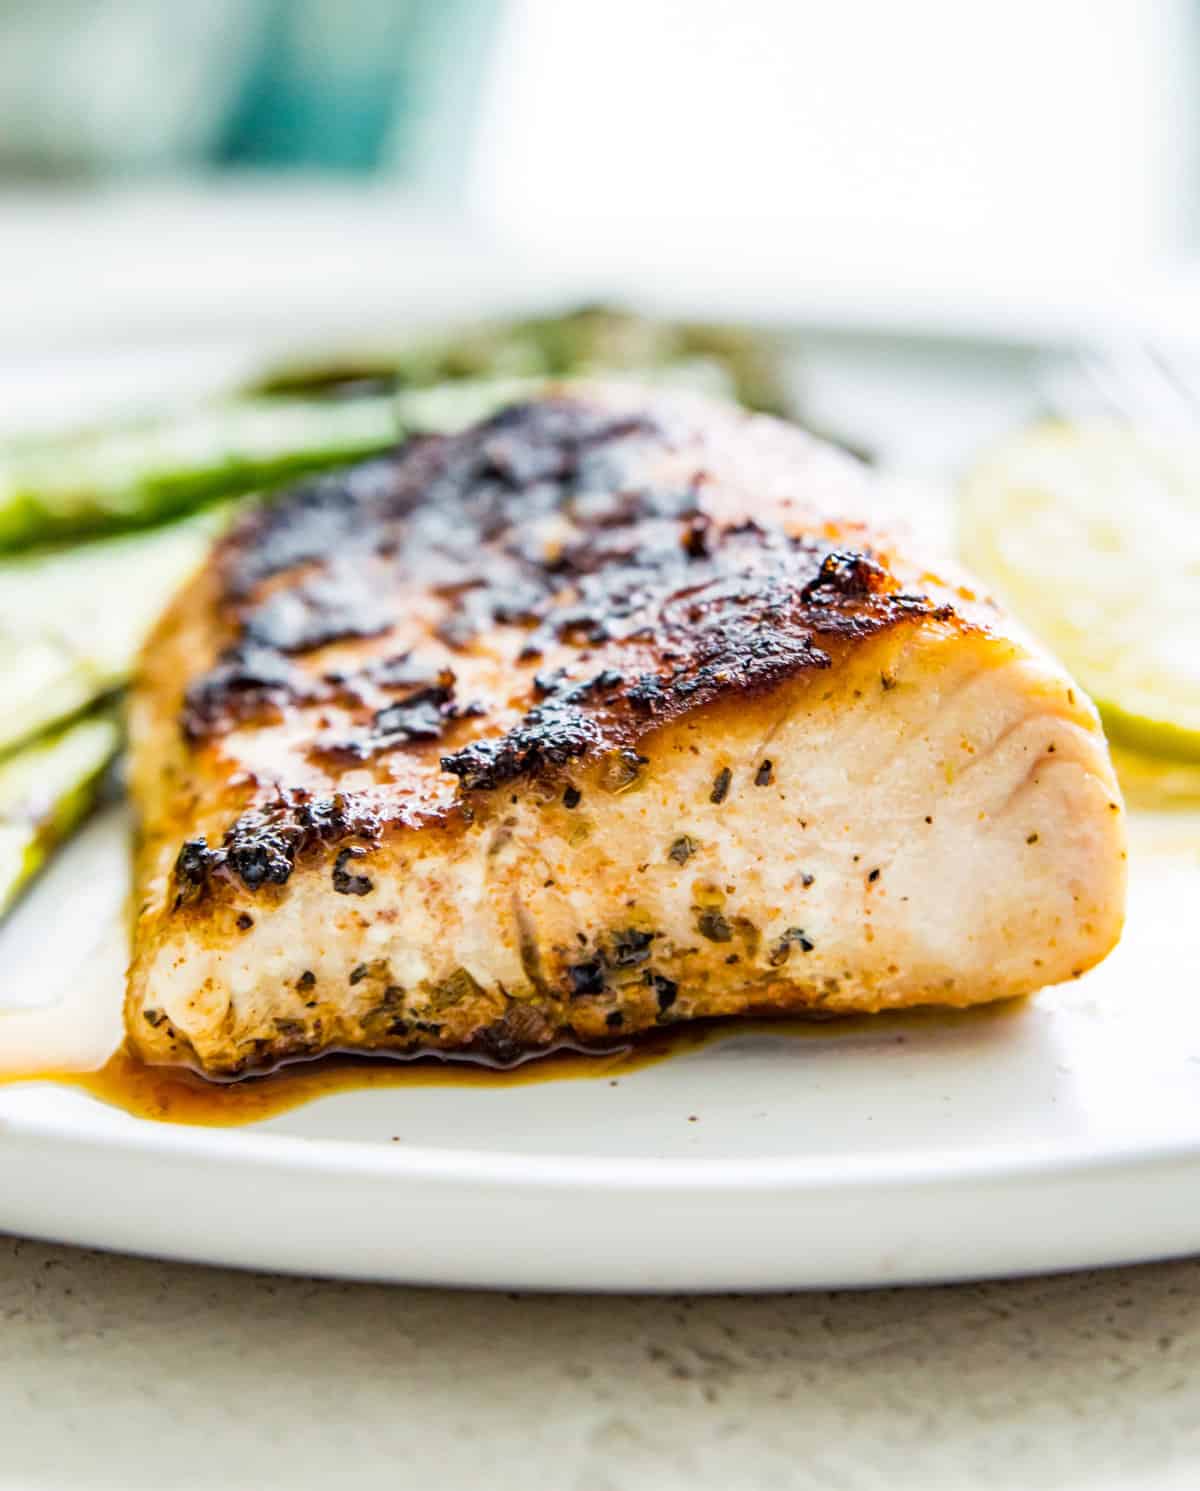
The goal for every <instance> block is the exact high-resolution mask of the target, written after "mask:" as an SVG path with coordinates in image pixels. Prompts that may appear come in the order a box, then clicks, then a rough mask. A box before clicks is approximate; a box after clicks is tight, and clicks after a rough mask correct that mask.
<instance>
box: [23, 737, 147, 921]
mask: <svg viewBox="0 0 1200 1491" xmlns="http://www.w3.org/2000/svg"><path fill="white" fill-rule="evenodd" d="M119 742H120V727H119V726H118V724H117V719H116V715H115V713H114V711H112V710H111V709H110V710H107V711H104V712H102V713H100V714H94V715H89V716H87V717H86V718H84V719H81V720H76V721H75V722H74V723H73V724H70V725H67V726H66V727H65V728H63V729H61V730H59V731H57V732H56V733H54V734H52V735H48V736H46V737H44V738H43V739H42V740H39V741H38V742H36V744H34V745H31V746H26V747H25V749H24V750H21V751H17V752H16V753H15V754H14V755H11V756H8V757H6V758H5V759H4V760H3V761H0V916H3V915H4V914H5V912H6V911H8V910H9V908H10V907H11V906H12V905H13V902H14V901H15V900H16V899H17V896H18V895H19V894H20V892H21V890H22V889H23V888H24V887H25V885H26V884H27V883H28V882H29V881H30V880H31V879H32V878H33V876H34V875H36V874H37V872H38V870H40V869H41V867H42V865H43V864H44V863H45V862H46V860H47V859H48V858H49V856H50V854H51V852H52V851H53V849H54V848H55V846H56V845H57V844H59V843H61V842H62V840H63V839H65V838H66V837H67V836H68V834H70V833H71V832H72V831H73V830H74V828H75V827H76V825H77V824H78V823H79V822H80V821H81V820H82V819H83V818H84V816H85V815H86V814H87V813H88V811H89V810H90V809H91V807H92V805H93V803H94V802H95V800H96V796H97V794H98V792H99V789H100V784H101V781H102V779H103V776H104V771H105V768H106V767H107V766H108V764H109V762H110V761H111V760H112V758H113V757H114V756H115V754H116V751H117V746H118V744H119Z"/></svg>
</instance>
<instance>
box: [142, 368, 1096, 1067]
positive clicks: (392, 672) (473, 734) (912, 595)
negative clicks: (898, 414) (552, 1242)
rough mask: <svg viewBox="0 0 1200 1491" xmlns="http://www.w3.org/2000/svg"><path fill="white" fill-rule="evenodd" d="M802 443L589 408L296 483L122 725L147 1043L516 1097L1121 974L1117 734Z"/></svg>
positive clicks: (694, 411) (509, 417) (210, 576)
mask: <svg viewBox="0 0 1200 1491" xmlns="http://www.w3.org/2000/svg"><path fill="white" fill-rule="evenodd" d="M873 482H874V478H872V477H871V476H870V475H869V473H867V472H866V471H865V469H864V468H862V467H860V466H859V465H858V464H857V463H856V462H854V461H853V460H851V459H849V458H848V457H844V456H842V455H841V454H840V453H838V452H835V451H833V450H831V449H829V448H827V447H825V446H823V445H821V444H820V443H819V442H817V441H815V440H813V439H811V438H809V437H808V436H806V435H805V434H803V433H801V432H800V431H799V430H796V429H794V428H791V427H790V426H787V425H784V424H782V423H779V422H777V421H774V420H771V419H769V418H765V417H761V416H757V417H756V416H750V415H747V414H745V413H743V412H742V411H740V410H737V409H735V408H733V407H728V406H724V405H720V404H715V403H710V402H706V401H702V400H698V399H695V398H683V397H681V396H672V397H667V396H651V395H648V394H646V393H645V392H644V391H642V390H634V389H630V388H623V387H620V386H600V385H596V386H587V387H583V388H574V389H571V390H568V389H566V388H564V389H562V390H560V391H558V392H556V393H553V394H551V395H548V396H546V397H545V398H543V399H541V400H538V401H535V402H531V403H528V404H524V405H521V406H519V407H515V408H512V409H509V410H506V411H505V412H503V413H502V414H500V415H498V416H496V417H495V418H493V419H491V420H489V421H487V422H485V423H483V424H481V425H478V426H476V427H474V428H472V429H470V430H468V431H466V432H465V433H463V434H460V435H456V436H452V437H429V438H422V439H420V440H414V441H410V442H409V443H408V444H407V445H405V446H403V447H401V448H400V449H399V450H398V451H396V452H395V453H394V454H393V455H390V456H387V457H383V458H379V459H375V460H372V461H370V462H368V463H366V464H363V465H360V466H357V467H354V468H352V469H350V470H348V471H345V472H342V473H338V474H335V475H332V476H326V477H321V478H317V479H315V480H312V481H309V482H308V483H306V484H304V485H301V486H299V487H297V488H296V489H295V490H294V491H293V492H291V493H290V494H289V495H286V496H284V497H283V498H282V499H280V500H279V501H277V502H275V503H274V504H273V505H271V506H267V507H264V508H262V509H260V510H259V511H257V512H255V513H254V514H252V515H251V516H249V517H248V518H246V519H245V520H244V521H243V522H242V523H241V525H240V527H238V528H237V529H236V530H235V531H234V532H233V533H232V535H231V536H230V537H228V538H227V539H225V540H224V541H223V542H222V543H221V544H220V546H219V547H218V549H217V551H216V553H215V556H214V557H213V559H212V561H211V563H210V564H209V566H208V567H207V569H206V570H205V571H204V572H203V573H202V574H201V575H200V576H199V577H198V578H197V579H196V580H195V581H194V583H192V584H191V585H190V586H189V587H188V588H187V589H186V590H185V591H184V593H183V594H181V595H180V596H179V597H178V599H177V600H176V601H175V603H174V604H173V605H172V606H171V608H170V610H169V611H168V613H167V615H166V616H165V617H164V618H163V620H162V622H161V624H160V625H159V627H158V630H157V633H156V634H155V635H154V637H153V638H152V640H151V641H150V643H149V645H148V646H147V648H146V650H145V654H144V656H143V658H142V662H141V668H140V674H139V677H138V679H137V683H136V687H135V690H134V694H133V703H132V733H133V791H134V797H135V800H136V803H137V805H138V807H139V809H140V813H141V822H142V834H141V843H140V849H139V857H138V886H139V891H140V906H139V912H138V917H137V924H136V941H135V948H134V958H133V963H132V968H131V972H130V978H129V991H128V1001H127V1025H128V1032H129V1036H130V1039H131V1042H132V1044H133V1046H134V1047H135V1048H136V1050H137V1051H139V1052H140V1053H141V1054H142V1055H143V1056H144V1057H145V1058H146V1059H148V1060H150V1061H153V1062H178V1063H190V1064H192V1065H194V1066H196V1067H198V1068H200V1069H201V1070H203V1071H205V1072H207V1073H210V1074H213V1075H236V1074H240V1073H244V1072H248V1071H253V1070H257V1069H261V1068H263V1067H264V1066H269V1065H270V1064H272V1063H275V1062H278V1061H281V1060H288V1059H294V1058H298V1057H301V1056H308V1055H312V1054H316V1053H319V1052H321V1051H324V1050H328V1049H331V1048H343V1049H344V1048H351V1049H369V1050H382V1049H390V1050H394V1051H400V1052H414V1051H419V1050H424V1049H427V1048H429V1049H437V1050H442V1051H454V1052H463V1053H472V1054H475V1055H478V1056H481V1057H484V1058H491V1059H494V1060H499V1061H509V1060H513V1059H516V1058H518V1057H519V1056H521V1055H523V1054H525V1053H528V1052H532V1051H537V1050H540V1049H543V1048H545V1047H547V1046H549V1045H551V1044H553V1043H555V1042H558V1041H562V1040H569V1041H570V1040H574V1041H579V1042H595V1041H604V1040H611V1039H612V1038H613V1037H614V1036H619V1035H624V1034H626V1033H630V1032H636V1031H641V1030H645V1029H647V1028H649V1027H652V1026H655V1025H659V1024H662V1023H663V1022H668V1021H676V1020H685V1019H690V1018H694V1017H697V1016H712V1015H731V1014H735V1013H742V1012H764V1013H766V1012H775V1013H778V1012H783V1011H801V1010H816V1011H823V1012H832V1011H870V1010H880V1009H890V1008H894V1007H896V1006H900V1005H910V1004H947V1005H960V1006H961V1005H968V1004H973V1003H976V1002H979V1001H984V1000H993V999H998V998H1002V997H1004V996H1008V995H1018V994H1025V993H1028V992H1030V991H1031V990H1034V989H1036V988H1038V987H1039V986H1040V985H1043V984H1049V983H1053V982H1055V981H1058V980H1061V979H1065V978H1068V977H1071V976H1072V975H1077V974H1079V973H1080V972H1081V971H1082V970H1083V969H1085V968H1087V967H1089V966H1090V965H1091V964H1093V963H1095V962H1097V961H1098V960H1099V959H1100V958H1102V957H1103V956H1104V955H1105V953H1106V952H1107V951H1108V950H1109V949H1110V948H1111V947H1112V945H1113V943H1114V942H1115V940H1116V938H1117V936H1118V934H1119V930H1120V926H1121V919H1122V908H1123V895H1124V859H1125V850H1124V828H1123V821H1122V819H1123V814H1122V810H1121V805H1120V798H1119V795H1118V790H1117V786H1116V783H1115V780H1114V777H1113V773H1112V769H1111V766H1110V763H1109V759H1108V753H1107V750H1106V747H1105V743H1104V739H1103V736H1102V734H1101V732H1100V729H1099V726H1098V724H1097V720H1096V715H1095V712H1094V710H1093V709H1092V706H1091V705H1090V703H1089V702H1088V701H1087V699H1086V698H1085V697H1084V696H1083V694H1082V693H1081V691H1080V690H1079V689H1078V687H1077V686H1076V685H1074V684H1073V683H1072V681H1071V679H1070V678H1069V677H1067V676H1066V674H1065V673H1064V672H1063V671H1062V669H1061V668H1059V667H1058V666H1057V665H1056V664H1055V663H1054V662H1053V661H1051V660H1050V659H1049V658H1047V657H1045V656H1043V655H1042V654H1041V653H1040V652H1038V651H1036V650H1035V649H1034V648H1033V646H1032V645H1031V644H1028V643H1027V642H1025V641H1023V640H1021V639H1020V638H1019V637H1018V636H1016V635H1014V633H1013V631H1012V629H1011V628H1010V626H1009V625H1008V624H1007V623H1006V620H1005V617H1004V616H1003V615H1002V614H1001V613H1000V611H999V610H998V609H997V608H996V607H995V606H993V605H992V604H990V603H989V602H987V601H986V600H981V599H979V598H977V596H976V594H975V591H974V589H973V588H972V587H971V586H970V585H969V584H968V583H966V582H964V581H963V580H961V579H960V578H958V577H956V576H954V575H952V574H949V573H948V572H947V571H946V569H945V567H944V566H941V565H940V564H939V565H937V566H935V567H932V568H931V567H929V566H928V564H927V563H926V561H924V560H922V558H921V557H920V556H919V555H916V554H913V553H911V552H909V550H910V547H911V545H909V544H906V542H905V541H904V540H903V539H902V538H897V537H893V536H890V535H889V533H888V532H886V531H883V530H882V529H880V528H879V527H877V526H872V524H871V522H870V513H871V510H872V506H873V503H874V502H875V490H874V487H873Z"/></svg>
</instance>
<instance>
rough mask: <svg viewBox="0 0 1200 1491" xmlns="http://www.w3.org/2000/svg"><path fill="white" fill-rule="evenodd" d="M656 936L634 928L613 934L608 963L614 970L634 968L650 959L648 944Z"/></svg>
mask: <svg viewBox="0 0 1200 1491" xmlns="http://www.w3.org/2000/svg"><path fill="white" fill-rule="evenodd" d="M656 935H657V934H656V933H654V932H643V931H640V930H639V929H637V928H636V927H627V928H626V929H625V930H624V931H619V932H614V933H613V934H612V937H611V939H610V944H611V945H610V951H609V954H608V958H609V962H610V963H611V964H612V966H613V967H614V968H636V967H638V966H639V965H640V964H642V963H645V962H646V961H647V959H648V958H649V957H650V944H651V943H652V942H653V941H654V938H655V936H656Z"/></svg>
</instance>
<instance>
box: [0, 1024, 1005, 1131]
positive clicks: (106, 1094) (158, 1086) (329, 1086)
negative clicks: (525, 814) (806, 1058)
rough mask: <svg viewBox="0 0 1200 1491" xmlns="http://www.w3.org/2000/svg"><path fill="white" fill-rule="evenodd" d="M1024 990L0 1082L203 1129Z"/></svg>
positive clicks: (894, 1038) (894, 1031) (893, 1031)
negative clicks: (617, 1030)
mask: <svg viewBox="0 0 1200 1491" xmlns="http://www.w3.org/2000/svg"><path fill="white" fill-rule="evenodd" d="M1027 1002H1028V1001H1026V1000H1024V999H1009V1000H1002V1001H999V1002H997V1003H995V1004H989V1005H978V1006H975V1007H974V1008H971V1009H963V1010H955V1009H936V1008H932V1007H920V1008H915V1009H909V1010H903V1011H897V1012H893V1013H885V1014H878V1015H843V1016H837V1017H833V1018H830V1017H818V1018H813V1017H811V1016H809V1017H799V1018H797V1017H783V1018H780V1017H776V1018H766V1019H749V1018H735V1019H732V1020H719V1019H718V1020H709V1021H696V1022H694V1023H690V1024H682V1023H681V1024H679V1025H676V1026H672V1027H671V1028H670V1029H669V1030H660V1031H653V1032H650V1033H649V1034H646V1035H642V1036H639V1037H638V1039H637V1041H636V1042H634V1043H632V1044H626V1045H624V1046H617V1047H613V1048H610V1049H607V1050H598V1051H582V1050H579V1049H577V1048H571V1047H564V1048H561V1049H559V1050H554V1051H550V1052H548V1053H546V1054H545V1055H542V1056H538V1057H536V1058H534V1059H532V1060H528V1061H525V1062H522V1063H520V1064H519V1065H517V1066H510V1067H493V1066H487V1065H485V1064H484V1063H482V1062H479V1061H470V1060H464V1059H462V1058H455V1059H446V1058H442V1057H429V1056H425V1057H418V1058H396V1057H388V1056H354V1055H349V1054H331V1055H328V1056H322V1057H318V1058H317V1059H315V1060H310V1061H300V1062H294V1063H292V1064H290V1065H288V1066H284V1067H280V1068H277V1069H276V1070H275V1071H273V1072H269V1073H266V1074H264V1075H262V1076H258V1077H245V1078H242V1079H240V1080H239V1081H235V1082H213V1081H210V1080H208V1079H207V1078H205V1077H202V1076H201V1075H200V1074H199V1073H197V1072H193V1071H190V1070H188V1069H187V1068H184V1067H164V1066H147V1065H146V1063H144V1062H142V1061H139V1060H138V1059H137V1058H136V1057H134V1056H132V1055H131V1054H130V1053H129V1052H128V1051H127V1050H126V1049H125V1048H124V1047H122V1048H121V1049H120V1050H118V1051H117V1052H116V1053H115V1054H114V1055H113V1056H111V1057H110V1058H109V1060H108V1061H107V1062H106V1063H105V1064H104V1066H102V1067H100V1068H99V1069H98V1070H96V1071H92V1072H38V1073H30V1074H27V1075H19V1076H12V1077H0V1084H4V1085H8V1084H12V1083H25V1082H55V1083H60V1084H62V1085H64V1086H68V1087H73V1088H76V1089H77V1090H80V1091H83V1092H86V1093H89V1094H90V1095H91V1096H92V1097H94V1098H97V1099H99V1101H101V1102H103V1103H107V1104H109V1105H110V1106H112V1107H114V1108H120V1109H122V1110H123V1111H124V1112H126V1113H129V1114H131V1115H132V1116H133V1117H135V1118H141V1119H147V1120H150V1121H152V1122H156V1123H182V1124H190V1125H196V1126H202V1127H207V1128H214V1127H217V1128H238V1127H241V1126H242V1125H244V1124H252V1123H261V1122H262V1121H263V1120H265V1119H268V1118H274V1117H277V1116H278V1115H279V1114H282V1113H287V1112H290V1111H291V1110H292V1109H294V1108H299V1107H302V1106H303V1105H304V1104H305V1103H310V1102H313V1101H315V1100H316V1099H318V1098H326V1097H333V1096H335V1095H336V1094H338V1093H343V1092H359V1091H364V1090H368V1091H370V1090H375V1089H379V1088H395V1087H487V1088H494V1089H502V1088H506V1087H517V1086H525V1085H528V1084H531V1083H535V1082H555V1081H564V1080H567V1079H582V1080H592V1081H594V1080H597V1079H601V1078H605V1079H607V1080H608V1081H610V1082H612V1083H616V1082H617V1081H618V1080H619V1079H620V1078H622V1077H626V1076H630V1075H631V1074H633V1073H634V1072H638V1071H641V1070H642V1069H644V1068H646V1067H649V1066H654V1065H656V1064H657V1063H658V1062H660V1061H665V1060H667V1059H668V1058H669V1057H671V1056H676V1055H681V1054H683V1053H685V1052H688V1051H697V1050H700V1049H702V1048H704V1047H707V1046H711V1045H716V1044H720V1043H722V1042H725V1041H728V1040H731V1039H733V1038H735V1037H738V1036H743V1037H744V1036H748V1035H758V1036H763V1035H770V1036H785V1037H791V1038H793V1039H808V1040H813V1039H819V1040H826V1041H828V1040H830V1039H838V1038H852V1037H855V1036H857V1037H859V1038H862V1037H863V1036H868V1037H871V1038H873V1039H879V1040H887V1041H889V1042H891V1043H895V1044H902V1043H903V1042H904V1041H905V1040H907V1039H908V1037H909V1035H912V1034H916V1033H917V1032H919V1031H921V1030H929V1029H930V1028H931V1027H933V1028H935V1029H953V1028H956V1027H960V1026H962V1025H963V1024H970V1025H975V1024H976V1023H978V1022H979V1021H980V1020H986V1019H995V1018H996V1017H998V1016H1001V1017H1002V1016H1007V1015H1009V1014H1012V1013H1014V1012H1017V1011H1020V1010H1022V1009H1024V1008H1025V1006H1026V1004H1027Z"/></svg>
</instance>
